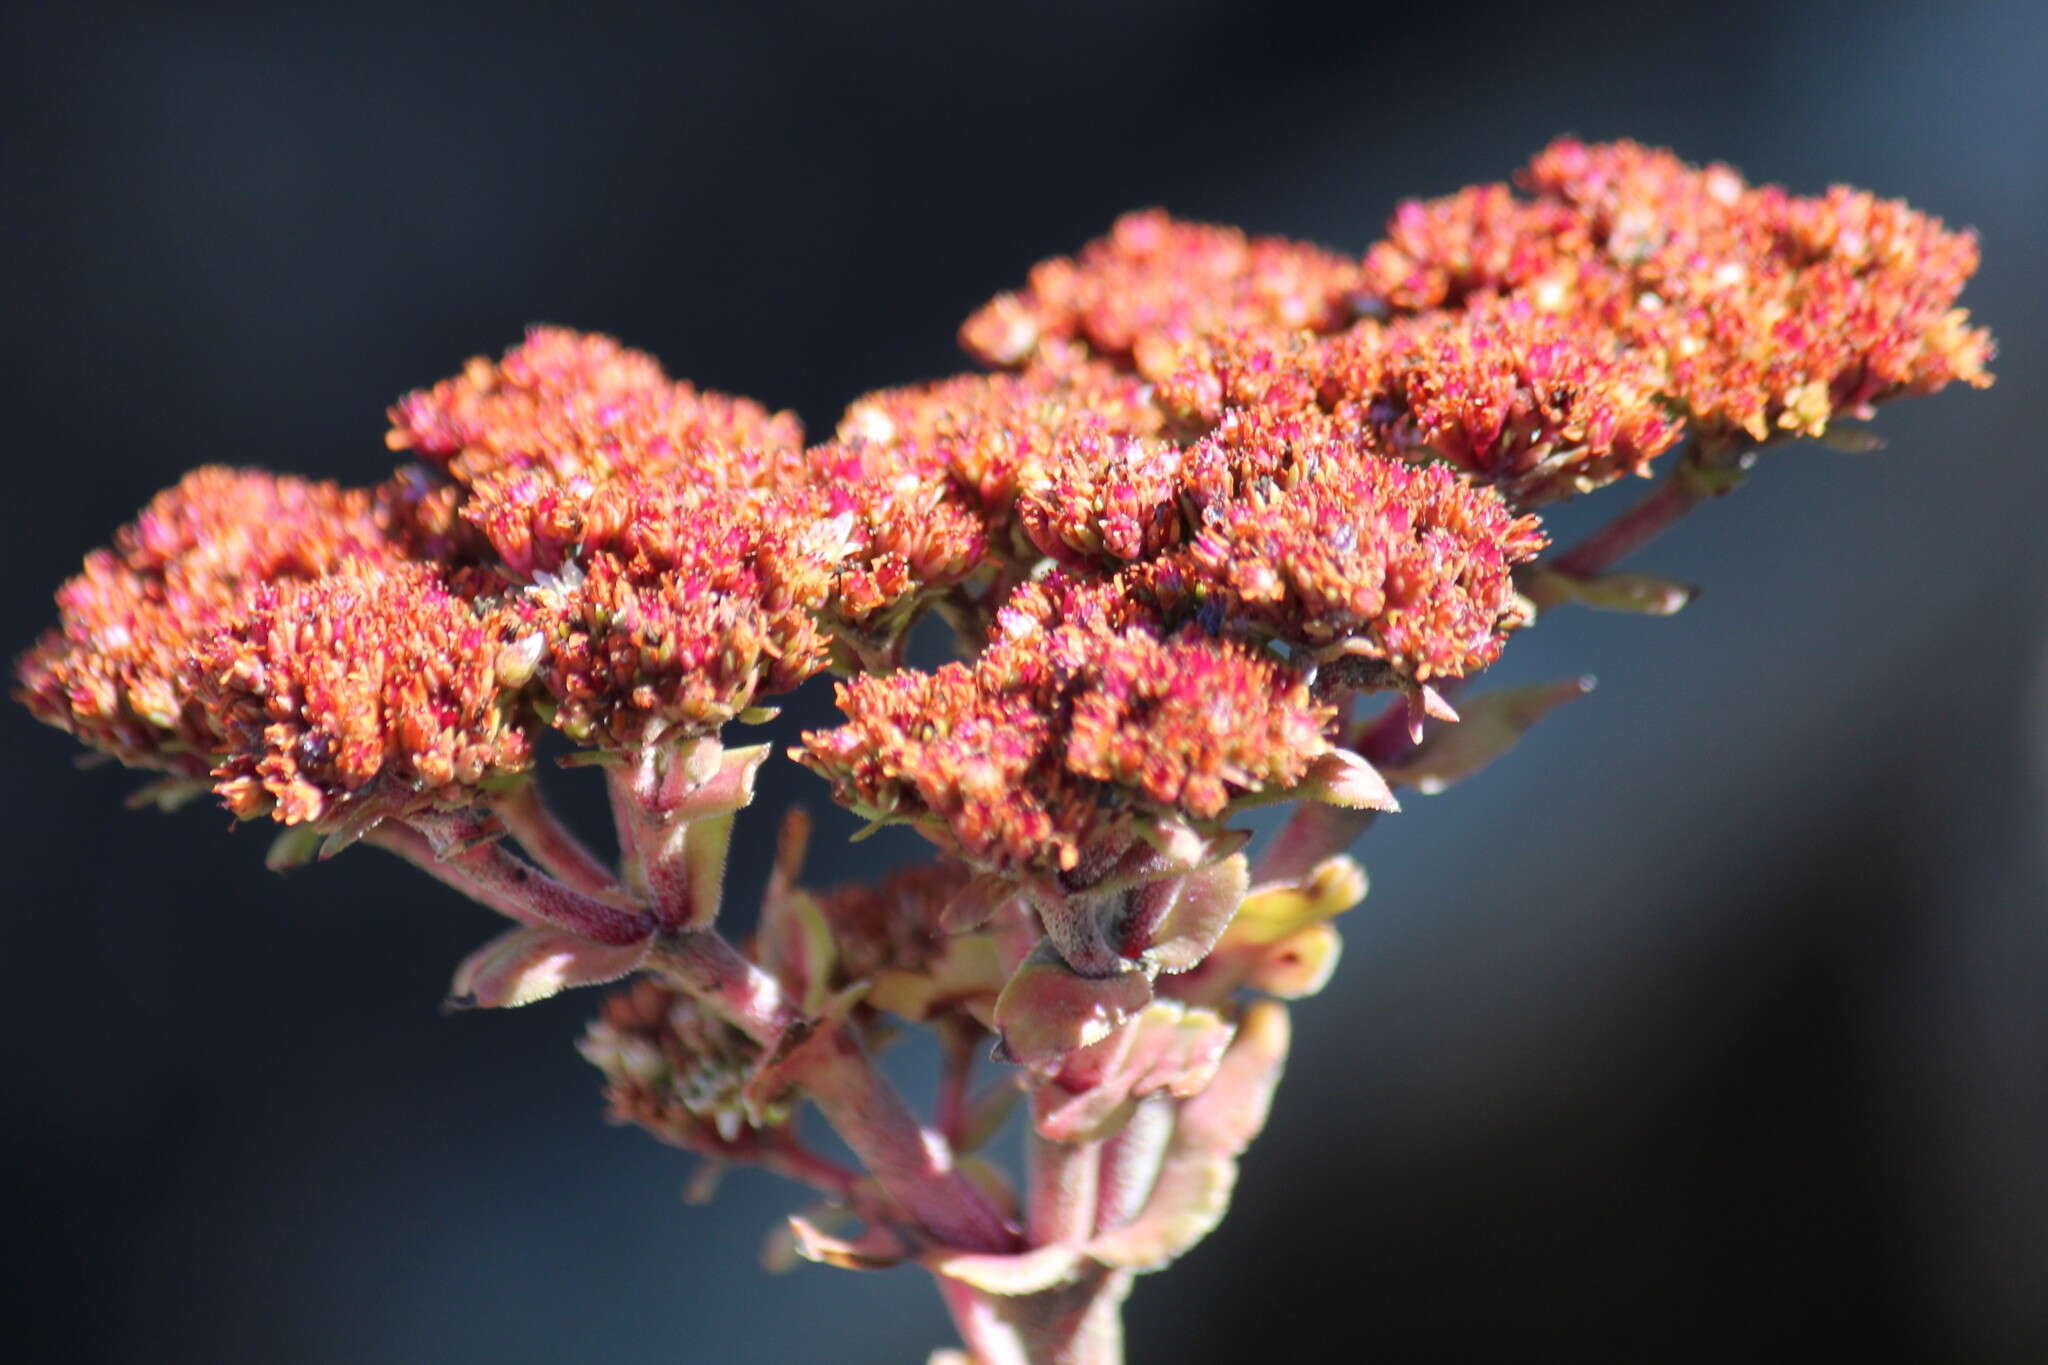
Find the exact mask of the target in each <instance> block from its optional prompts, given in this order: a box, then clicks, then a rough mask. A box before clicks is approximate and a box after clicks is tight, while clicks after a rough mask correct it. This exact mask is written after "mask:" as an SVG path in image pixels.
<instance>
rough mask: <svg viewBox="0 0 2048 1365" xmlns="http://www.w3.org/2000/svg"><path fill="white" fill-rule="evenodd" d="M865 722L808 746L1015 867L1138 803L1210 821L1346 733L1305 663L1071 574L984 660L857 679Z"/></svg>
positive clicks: (887, 805) (859, 781) (847, 789)
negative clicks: (1314, 689)
mask: <svg viewBox="0 0 2048 1365" xmlns="http://www.w3.org/2000/svg"><path fill="white" fill-rule="evenodd" d="M838 695H839V705H840V709H841V711H843V712H844V713H845V714H846V717H847V723H846V724H844V725H841V726H839V727H838V728H837V729H833V730H826V731H813V732H811V733H809V734H807V735H805V736H804V745H803V747H802V748H801V749H799V750H797V751H795V756H796V757H797V758H798V759H799V761H801V762H804V763H806V764H807V765H809V766H811V767H813V768H815V769H817V770H818V771H819V772H820V773H822V774H823V775H825V776H826V777H828V778H830V779H831V780H832V782H833V783H834V786H835V788H836V789H837V795H838V796H839V799H840V800H841V801H842V802H844V803H845V804H848V805H851V806H853V807H854V808H855V809H856V810H861V811H864V812H866V813H868V814H870V815H871V816H872V817H874V818H878V819H907V820H910V821H911V822H913V823H915V824H916V825H918V827H919V828H920V829H922V830H923V831H924V832H926V833H928V834H930V835H932V836H933V837H934V838H937V839H939V840H940V841H941V842H942V843H944V844H946V845H947V846H949V847H951V848H954V849H956V850H957V851H958V852H959V853H960V854H961V856H963V857H965V858H967V859H969V860H970V861H973V862H976V863H978V864H981V865H984V866H989V867H993V868H996V869H999V870H1021V869H1025V868H1033V867H1035V868H1038V869H1041V870H1045V871H1054V872H1058V871H1072V870H1073V869H1075V868H1076V867H1077V866H1078V865H1079V864H1080V863H1081V861H1082V858H1083V855H1084V854H1092V853H1094V852H1096V851H1098V850H1100V849H1101V848H1103V847H1105V846H1108V847H1113V848H1120V847H1121V846H1123V845H1124V844H1127V843H1128V842H1129V839H1130V837H1131V833H1130V829H1131V827H1130V825H1129V819H1130V816H1131V814H1132V813H1133V812H1134V810H1152V811H1157V812H1162V813H1174V814H1178V815H1182V816H1186V817H1192V818H1195V819H1199V820H1211V819H1215V818H1217V817H1219V816H1221V815H1223V814H1224V813H1225V812H1226V810H1227V809H1228V807H1229V805H1230V803H1231V801H1232V800H1234V799H1236V798H1238V797H1241V796H1246V795H1251V794H1254V793H1257V792H1261V791H1264V790H1267V789H1269V788H1286V787H1289V786H1292V785H1294V784H1295V783H1296V782H1298V781H1299V780H1300V779H1301V777H1302V775H1303V774H1304V773H1305V772H1306V771H1307V769H1308V766H1309V765H1310V764H1311V763H1312V762H1313V761H1314V760H1315V759H1316V758H1318V757H1320V756H1321V755H1322V754H1324V753H1326V752H1327V751H1328V750H1329V747H1330V746H1329V743H1328V740H1327V739H1326V738H1325V736H1324V734H1323V731H1324V729H1325V727H1326V726H1327V724H1328V723H1329V721H1330V719H1331V713H1330V711H1329V710H1328V709H1327V707H1325V706H1323V705H1322V704H1321V703H1319V702H1318V701H1316V700H1315V699H1314V698H1313V697H1311V696H1310V695H1309V693H1308V690H1307V688H1306V687H1305V686H1304V684H1303V682H1302V680H1301V678H1300V677H1299V675H1298V674H1296V673H1295V671H1294V670H1292V669H1290V668H1288V667H1287V666H1286V665H1284V664H1283V663H1281V662H1280V661H1279V660H1277V659H1273V658H1270V657H1267V656H1264V655H1261V654H1259V653H1256V652H1254V651H1252V650H1249V649H1246V648H1245V647H1243V646H1242V645H1238V644H1235V643H1233V642H1229V641H1221V640H1212V639H1209V638H1207V637H1205V636H1203V635H1201V634H1200V633H1198V632H1197V633H1194V634H1190V633H1188V632H1185V631H1183V632H1179V633H1175V634H1166V633H1162V632H1161V631H1160V630H1159V629H1158V628H1157V626H1156V625H1155V624H1153V623H1152V622H1151V621H1150V620H1148V618H1147V613H1146V612H1145V611H1144V610H1143V609H1142V608H1141V607H1139V606H1137V605H1136V604H1134V603H1132V602H1131V601H1130V600H1129V599H1127V598H1124V597H1123V596H1122V595H1121V594H1119V593H1117V592H1115V591H1114V590H1113V589H1109V588H1103V587H1074V588H1071V589H1069V588H1068V587H1067V586H1066V585H1062V584H1054V585H1051V586H1049V587H1043V588H1040V589H1037V590H1034V591H1032V592H1029V593H1027V594H1025V595H1024V596H1023V600H1021V601H1019V602H1015V603H1013V604H1012V605H1011V606H1010V607H1008V608H1006V609H1005V610H1004V611H1003V612H1002V613H1000V616H999V619H998V623H997V626H996V630H995V633H994V635H992V637H991V641H990V644H989V646H988V648H987V649H986V650H984V651H983V653H982V654H981V655H980V657H978V658H977V659H976V660H975V661H974V662H973V663H971V664H949V665H946V666H945V667H943V668H940V669H938V670H936V671H933V672H929V673H927V672H917V671H905V672H900V673H896V674H893V675H889V676H868V677H863V678H858V679H855V680H854V681H853V682H851V683H846V684H842V685H841V687H840V688H839V693H838Z"/></svg>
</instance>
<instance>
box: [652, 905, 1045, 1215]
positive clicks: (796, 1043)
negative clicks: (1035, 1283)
mask: <svg viewBox="0 0 2048 1365" xmlns="http://www.w3.org/2000/svg"><path fill="white" fill-rule="evenodd" d="M646 965H647V969H648V970H649V971H653V972H656V973H659V974H660V975H661V976H663V977H664V978H666V979H667V980H669V981H670V982H672V983H674V984H675V985H676V986H678V987H680V988H681V989H683V990H684V991H686V992H688V993H689V995H690V996H691V997H692V998H693V999H695V1000H696V1001H697V1002H698V1003H699V1004H701V1005H703V1006H704V1007H705V1008H706V1009H708V1010H710V1011H711V1012H712V1013H713V1014H716V1015H718V1016H719V1017H720V1018H722V1019H724V1020H725V1021H726V1022H727V1023H729V1024H731V1025H732V1026H733V1027H734V1028H737V1029H738V1030H740V1032H742V1033H744V1034H746V1035H747V1036H748V1037H749V1038H751V1039H753V1040H754V1041H755V1042H756V1043H759V1044H760V1045H761V1046H762V1047H764V1048H766V1049H768V1051H769V1053H770V1055H771V1057H773V1056H776V1055H777V1054H781V1055H780V1060H779V1062H777V1063H776V1065H777V1066H778V1068H779V1070H780V1073H781V1075H782V1076H783V1078H784V1079H786V1080H787V1081H789V1082H790V1083H791V1084H792V1085H795V1086H797V1087H798V1088H799V1089H801V1090H802V1091H803V1093H804V1094H805V1095H807V1096H809V1097H810V1099H811V1101H812V1103H814V1104H816V1105H817V1106H818V1110H819V1112H820V1113H822V1114H824V1116H825V1121H826V1122H827V1123H829V1124H831V1125H832V1129H833V1131H834V1132H836V1133H838V1134H839V1136H840V1138H841V1139H842V1140H843V1141H844V1142H845V1143H846V1145H847V1146H848V1147H851V1148H852V1149H853V1152H854V1155H855V1156H858V1157H859V1158H860V1160H861V1164H862V1165H863V1166H865V1167H866V1168H867V1169H868V1171H869V1173H870V1174H872V1175H873V1176H874V1177H875V1179H876V1180H877V1181H878V1182H880V1184H881V1186H882V1188H883V1190H884V1191H886V1192H887V1193H888V1195H889V1197H890V1199H891V1200H893V1201H894V1202H895V1203H896V1204H897V1206H898V1207H900V1208H901V1209H902V1210H903V1211H904V1212H905V1213H906V1214H908V1215H909V1216H910V1218H911V1219H912V1220H913V1221H914V1222H916V1223H917V1224H919V1225H920V1226H921V1227H923V1228H924V1230H925V1231H926V1232H927V1233H929V1234H930V1235H931V1236H932V1237H933V1238H934V1239H935V1240H936V1241H938V1242H939V1243H941V1244H943V1245H945V1246H950V1247H958V1248H960V1249H962V1250H965V1251H1011V1250H1014V1249H1015V1248H1016V1246H1017V1235H1016V1233H1015V1232H1014V1231H1013V1230H1012V1229H1011V1228H1010V1226H1009V1224H1007V1223H1006V1222H1004V1221H1003V1217H1002V1215H1001V1214H1000V1213H998V1212H997V1210H996V1207H995V1205H994V1204H993V1203H991V1202H990V1201H989V1199H988V1196H987V1195H985V1194H983V1193H982V1192H981V1190H980V1189H979V1188H978V1187H977V1186H976V1185H975V1184H974V1183H973V1182H972V1181H970V1180H968V1179H967V1177H966V1176H964V1175H962V1174H961V1173H960V1172H959V1171H958V1170H957V1169H956V1168H955V1167H954V1165H953V1153H952V1148H951V1147H949V1146H948V1145H947V1143H946V1141H945V1139H944V1138H942V1137H940V1136H939V1135H938V1134H937V1133H933V1132H929V1131H927V1130H926V1129H925V1128H924V1127H923V1126H921V1125H920V1124H919V1123H918V1121H917V1118H916V1116H915V1115H913V1114H912V1113H911V1112H910V1106H909V1105H907V1104H905V1103H904V1102H903V1097H902V1096H901V1095H899V1094H897V1093H896V1090H895V1088H894V1087H893V1086H891V1085H890V1084H889V1083H888V1081H887V1080H885V1079H884V1078H883V1077H882V1075H881V1073H880V1072H878V1071H876V1070H875V1068H874V1066H873V1065H872V1064H871V1063H870V1062H869V1060H868V1056H867V1054H866V1053H865V1052H863V1051H862V1050H861V1048H860V1044H859V1043H857V1042H856V1041H854V1040H853V1039H852V1038H851V1037H849V1036H848V1035H847V1033H846V1031H845V1030H844V1029H841V1028H838V1027H835V1026H832V1025H827V1026H825V1027H823V1028H820V1029H818V1030H817V1031H815V1032H812V1033H810V1034H809V1036H807V1037H799V1036H798V1034H797V1031H798V1030H800V1029H804V1028H807V1027H808V1025H807V1024H806V1023H805V1021H804V1020H803V1019H802V1017H801V1015H800V1014H799V1013H798V1011H797V1009H796V1007H795V1006H794V1005H792V1004H791V1003H790V1002H789V1000H788V999H787V997H785V996H784V994H783V992H782V988H781V986H779V985H778V984H777V983H776V981H775V978H774V977H772V976H770V975H768V973H766V972H764V971H762V970H761V969H760V968H759V967H757V966H755V965H754V964H753V963H752V962H749V961H748V960H747V959H746V958H744V957H742V956H740V954H739V952H738V950H736V949H735V948H734V947H733V946H732V945H731V944H730V943H727V942H726V941H725V939H724V938H722V937H720V936H719V934H718V933H717V932H715V931H713V930H708V929H706V930H684V931H682V932H680V933H671V934H666V935H664V936H663V937H662V939H661V941H660V942H658V943H657V944H655V946H654V948H653V950H652V951H651V952H650V953H649V954H648V957H647V963H646ZM785 1049H786V1051H785Z"/></svg>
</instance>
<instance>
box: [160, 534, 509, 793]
mask: <svg viewBox="0 0 2048 1365" xmlns="http://www.w3.org/2000/svg"><path fill="white" fill-rule="evenodd" d="M525 635H526V629H525V627H524V625H523V623H522V622H520V620H519V619H518V617H517V616H516V614H514V613H512V612H509V611H506V610H504V609H502V608H495V607H492V606H490V605H488V604H486V603H484V602H480V601H476V600H472V599H470V598H469V597H467V596H465V595H463V594H462V593H461V592H459V591H458V590H457V589H456V588H454V587H452V586H451V585H450V583H449V581H448V580H447V579H446V578H444V577H443V575H442V574H441V573H440V572H439V571H437V570H435V569H432V568H429V567H427V566H424V565H418V564H411V563H396V564H388V565H378V564H374V563H369V562H365V561H361V560H349V561H346V562H344V563H343V564H342V565H341V566H340V567H339V568H337V569H336V570H335V572H333V573H331V574H328V575H326V576H324V577H321V578H316V579H306V580H286V581H283V582H280V583H276V584H270V585H265V586H264V587H261V588H259V589H257V590H256V591H255V592H254V593H253V594H251V596H250V598H249V600H248V602H247V603H246V604H245V605H244V607H243V609H242V610H241V612H240V613H239V614H238V617H237V619H236V620H235V621H234V622H233V624H232V625H231V626H230V627H229V628H228V629H226V630H224V631H222V632H221V633H220V634H219V635H218V636H217V637H216V638H215V639H214V640H213V642H212V644H211V646H210V647H209V648H208V649H206V650H205V651H203V652H202V653H201V654H200V655H199V657H198V658H197V659H196V661H195V662H194V664H193V666H192V669H191V675H192V686H193V688H194V690H195V693H196V694H197V695H198V697H199V698H200V699H201V700H203V701H204V702H205V704H206V705H207V707H208V709H209V711H210V712H211V715H212V721H213V724H214V725H215V726H216V727H217V729H218V730H219V732H220V736H221V740H220V743H221V748H222V754H221V759H220V762H219V764H218V766H216V767H215V768H214V776H215V777H216V778H218V779H219V781H218V784H217V786H216V788H215V790H216V791H218V792H219V793H220V795H221V797H222V799H223V800H224V801H225V802H226V803H227V805H228V808H229V809H230V810H232V811H234V812H235V814H236V815H239V816H242V817H245V818H248V817H254V816H258V815H271V816H273V817H275V818H276V819H277V820H278V821H279V822H280V823H283V824H287V825H296V824H303V823H311V824H318V825H322V826H332V825H334V824H335V823H336V822H338V821H339V820H340V819H341V818H342V817H343V816H344V815H346V814H349V813H351V812H352V811H353V810H354V809H355V808H356V807H358V806H360V805H362V804H364V803H367V802H371V801H373V800H374V801H375V802H377V803H379V805H380V807H381V806H382V805H383V804H384V803H389V804H390V806H391V808H392V811H393V812H394V813H396V812H403V811H406V810H416V809H421V808H425V807H429V806H463V805H472V804H475V803H477V802H478V801H479V799H480V790H481V789H482V788H483V787H484V786H485V785H486V784H488V783H490V782H491V781H493V780H494V779H499V778H504V777H508V776H511V775H514V774H517V773H520V772H523V771H525V770H526V769H527V768H529V767H531V766H532V762H533V749H532V742H531V739H530V737H529V735H528V734H527V732H526V729H525V727H524V725H523V724H522V722H521V716H522V706H521V703H520V693H519V690H518V689H517V688H515V687H508V686H507V685H506V684H505V683H504V682H503V681H502V680H501V678H500V676H499V670H500V660H501V658H502V657H503V655H504V651H505V650H506V649H507V648H508V647H510V648H511V649H512V650H513V651H514V652H515V653H517V652H518V651H519V650H521V649H523V648H525V645H524V643H523V641H524V637H525Z"/></svg>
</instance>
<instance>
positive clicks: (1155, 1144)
mask: <svg viewBox="0 0 2048 1365" xmlns="http://www.w3.org/2000/svg"><path fill="white" fill-rule="evenodd" d="M1173 1116H1174V1104H1173V1101H1172V1100H1170V1099H1168V1098H1167V1097H1166V1096H1164V1095H1148V1096H1146V1097H1145V1098H1144V1099H1142V1100H1140V1101H1138V1107H1137V1108H1136V1109H1135V1110H1133V1111H1132V1113H1131V1117H1130V1119H1129V1121H1128V1122H1126V1123H1125V1124H1124V1126H1123V1129H1122V1131H1121V1132H1119V1133H1117V1134H1116V1136H1114V1137H1112V1138H1110V1139H1109V1140H1108V1141H1106V1142H1104V1143H1103V1144H1102V1175H1101V1177H1100V1179H1099V1180H1098V1182H1097V1185H1096V1195H1095V1230H1096V1231H1097V1232H1109V1231H1112V1230H1114V1229H1116V1228H1120V1227H1122V1226H1123V1225H1124V1224H1126V1223H1128V1222H1130V1221H1131V1220H1132V1219H1133V1218H1136V1217H1137V1216H1138V1214H1139V1212H1140V1211H1142V1210H1143V1209H1144V1207H1145V1200H1146V1198H1147V1197H1148V1196H1150V1195H1151V1193H1152V1186H1153V1184H1154V1183H1155V1182H1157V1181H1158V1179H1159V1166H1160V1163H1161V1161H1163V1160H1164V1159H1165V1157H1166V1143H1167V1139H1169V1138H1171V1137H1172V1136H1173Z"/></svg>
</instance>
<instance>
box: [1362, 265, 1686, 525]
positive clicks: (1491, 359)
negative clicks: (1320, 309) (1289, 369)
mask: <svg viewBox="0 0 2048 1365" xmlns="http://www.w3.org/2000/svg"><path fill="white" fill-rule="evenodd" d="M1322 349H1323V356H1322V365H1321V383H1322V392H1323V397H1324V400H1325V402H1326V403H1327V405H1328V406H1329V407H1330V409H1331V411H1332V412H1333V414H1334V415H1335V417H1336V418H1337V420H1338V423H1339V425H1340V427H1342V428H1344V429H1349V430H1368V431H1371V432H1373V433H1374V434H1375V435H1376V436H1377V437H1378V439H1379V441H1380V442H1381V443H1382V445H1383V447H1384V448H1386V449H1388V450H1390V451H1394V452H1397V453H1400V454H1402V455H1405V456H1407V457H1409V458H1420V459H1443V460H1448V461H1449V462H1450V463H1451V464H1453V465H1455V466H1457V467H1458V468H1460V469H1463V470H1466V471H1468V472H1470V473H1472V474H1474V475H1476V476H1478V477H1479V478H1481V479H1483V480H1485V481H1486V482H1488V483H1491V484H1494V485H1496V486H1498V487H1499V488H1500V489H1501V491H1502V492H1504V493H1505V494H1507V495H1508V497H1509V498H1510V499H1512V500H1513V501H1514V502H1515V503H1516V504H1517V505H1519V506H1524V507H1528V506H1534V505H1536V504H1539V503H1543V502H1548V501H1551V500H1553V499H1555V498H1558V497H1561V496H1564V495H1567V494H1570V493H1575V492H1579V493H1582V492H1588V491H1590V490H1592V489H1594V488H1597V487H1599V486H1600V485H1602V484H1606V483H1610V482H1612V481H1613V480H1614V479H1616V478H1618V477H1620V476H1622V475H1624V474H1647V473H1648V472H1649V464H1650V461H1652V460H1653V459H1655V458H1656V457H1657V456H1658V455H1660V454H1662V453H1663V452H1664V451H1665V450H1667V449H1669V448H1670V447H1671V445H1672V444H1673V442H1675V441H1676V440H1677V439H1678V435H1679V431H1680V429H1681V428H1680V424H1679V423H1678V422H1676V421H1674V420H1673V419H1672V418H1671V417H1670V416H1669V415H1668V414H1667V412H1666V410H1665V407H1664V404H1663V402H1662V401H1661V399H1660V396H1659V389H1660V387H1661V380H1662V378H1663V374H1662V371H1661V370H1660V368H1659V367H1658V366H1657V365H1656V364H1655V363H1654V362H1653V361H1652V360H1651V358H1650V357H1649V356H1647V355H1645V354H1644V353H1642V352H1640V351H1634V350H1627V349H1624V348H1623V347H1622V346H1621V344H1620V340H1619V338H1617V337H1616V336H1615V335H1614V334H1613V333H1612V332H1609V331H1607V330H1606V329H1604V328H1601V327H1599V326H1597V325H1593V324H1591V323H1589V321H1588V320H1587V319H1585V318H1584V317H1582V316H1578V315H1571V314H1566V315H1558V314H1553V313H1545V312H1542V311H1540V310H1538V309H1536V308H1534V307H1532V306H1530V304H1529V303H1528V302H1527V301H1526V300H1522V299H1512V300H1506V301H1502V302H1498V303H1494V304H1490V305H1474V306H1473V307H1472V308H1471V309H1469V310H1468V311H1465V312H1462V313H1452V314H1430V315H1425V316H1422V317H1417V318H1412V319H1407V320H1404V321H1402V322H1399V323H1396V324H1395V325H1393V326H1391V327H1386V328H1378V327H1374V328H1368V329H1362V330H1360V331H1357V332H1353V333H1349V334H1346V335H1344V336H1341V337H1335V338H1332V339H1331V340H1330V341H1329V342H1328V344H1327V345H1325V346H1324V347H1323V348H1322Z"/></svg>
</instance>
